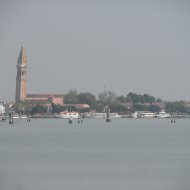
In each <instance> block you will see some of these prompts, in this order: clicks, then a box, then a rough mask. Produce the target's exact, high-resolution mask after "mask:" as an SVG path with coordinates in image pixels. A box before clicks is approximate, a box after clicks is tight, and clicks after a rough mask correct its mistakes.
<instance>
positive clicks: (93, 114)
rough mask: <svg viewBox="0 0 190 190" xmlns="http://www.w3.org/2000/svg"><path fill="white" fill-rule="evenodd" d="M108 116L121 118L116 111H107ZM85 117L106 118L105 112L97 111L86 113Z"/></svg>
mask: <svg viewBox="0 0 190 190" xmlns="http://www.w3.org/2000/svg"><path fill="white" fill-rule="evenodd" d="M109 115H110V118H112V119H116V118H121V115H119V114H118V113H109ZM86 117H87V118H95V119H103V118H106V113H97V112H93V113H88V114H87V116H86Z"/></svg>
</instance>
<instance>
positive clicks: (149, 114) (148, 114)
mask: <svg viewBox="0 0 190 190" xmlns="http://www.w3.org/2000/svg"><path fill="white" fill-rule="evenodd" d="M137 117H138V118H153V117H155V114H154V113H153V112H149V111H139V112H138V115H137Z"/></svg>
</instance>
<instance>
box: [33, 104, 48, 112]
mask: <svg viewBox="0 0 190 190" xmlns="http://www.w3.org/2000/svg"><path fill="white" fill-rule="evenodd" d="M46 111H47V108H46V107H44V106H43V105H40V104H37V105H35V106H34V107H33V108H32V114H35V113H44V112H46Z"/></svg>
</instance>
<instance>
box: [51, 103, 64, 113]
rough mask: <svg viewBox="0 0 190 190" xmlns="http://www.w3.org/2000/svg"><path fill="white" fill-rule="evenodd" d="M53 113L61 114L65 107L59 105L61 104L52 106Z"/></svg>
mask: <svg viewBox="0 0 190 190" xmlns="http://www.w3.org/2000/svg"><path fill="white" fill-rule="evenodd" d="M51 107H52V113H60V112H61V111H63V110H64V107H63V106H61V105H59V104H52V105H51Z"/></svg>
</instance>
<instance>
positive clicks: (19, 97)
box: [15, 45, 27, 103]
mask: <svg viewBox="0 0 190 190" xmlns="http://www.w3.org/2000/svg"><path fill="white" fill-rule="evenodd" d="M26 81H27V61H26V51H25V49H24V45H22V47H21V50H20V54H19V57H18V60H17V76H16V97H15V101H16V103H18V102H20V101H25V100H26Z"/></svg>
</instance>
